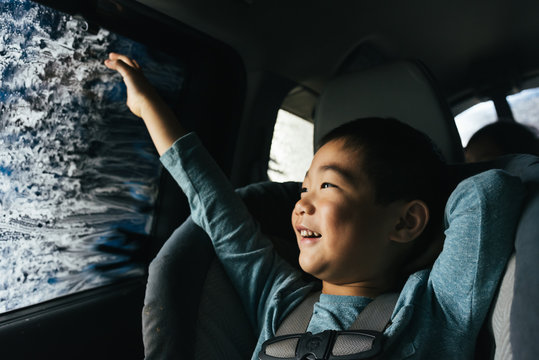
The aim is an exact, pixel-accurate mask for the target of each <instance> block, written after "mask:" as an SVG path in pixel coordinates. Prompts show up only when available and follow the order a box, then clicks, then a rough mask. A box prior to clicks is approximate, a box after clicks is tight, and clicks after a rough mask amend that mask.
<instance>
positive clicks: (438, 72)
mask: <svg viewBox="0 0 539 360" xmlns="http://www.w3.org/2000/svg"><path fill="white" fill-rule="evenodd" d="M139 2H141V3H143V4H145V5H147V6H150V7H152V8H154V9H156V10H158V11H160V12H162V13H164V14H167V15H168V16H171V17H173V18H175V19H177V20H180V21H181V22H183V23H185V24H187V25H189V26H191V27H193V28H195V29H197V30H200V31H202V32H204V33H206V34H209V35H210V36H212V37H214V38H217V39H219V40H221V41H223V42H225V43H227V44H229V45H231V46H232V47H233V48H235V49H236V50H237V51H238V52H239V54H240V55H241V56H242V58H243V59H244V61H245V64H246V67H247V69H248V71H258V70H262V71H267V72H272V73H275V74H278V75H280V76H282V77H285V78H288V79H292V80H294V81H295V82H297V83H299V84H302V85H303V86H305V87H307V88H309V89H311V90H313V91H315V92H320V91H321V90H322V88H323V86H324V83H325V82H326V81H327V80H328V79H329V78H331V77H332V76H334V75H335V73H336V72H337V71H338V70H339V68H341V70H342V64H343V61H344V60H345V59H346V58H347V56H348V55H349V54H350V53H354V54H355V58H354V59H353V61H352V62H355V64H353V65H355V67H356V68H361V67H368V66H372V65H373V64H375V63H377V62H383V61H386V60H391V59H399V58H413V59H419V60H421V61H423V62H424V63H425V64H426V65H427V67H428V68H429V69H430V70H431V71H432V72H433V74H434V76H435V78H436V79H437V80H438V81H439V82H440V83H441V85H442V92H443V93H444V94H445V95H446V97H447V98H448V99H450V101H456V100H459V99H460V98H461V97H463V96H470V94H474V95H479V96H483V95H485V93H486V91H487V90H488V88H491V87H499V88H501V87H503V88H504V89H505V90H507V89H513V90H514V89H516V88H518V87H519V86H520V84H521V81H522V79H523V78H524V77H527V76H531V75H535V73H536V72H537V70H538V68H539V66H538V64H539V46H537V44H538V43H539V21H538V20H537V16H538V15H539V1H537V0H516V1H514V0H512V1H508V0H488V1H487V0H481V1H470V0H452V1H447V0H444V1H440V0H434V1H433V0H424V1H420V0H414V1H402V0H386V1H365V0H342V1H338V2H336V1H319V0H318V1H314V0H296V1H290V0H287V1H283V0H181V1H180V0H139Z"/></svg>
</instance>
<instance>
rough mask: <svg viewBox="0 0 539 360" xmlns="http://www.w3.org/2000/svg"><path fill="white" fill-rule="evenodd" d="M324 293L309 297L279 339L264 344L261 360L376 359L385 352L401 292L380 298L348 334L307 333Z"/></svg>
mask: <svg viewBox="0 0 539 360" xmlns="http://www.w3.org/2000/svg"><path fill="white" fill-rule="evenodd" d="M320 293H321V292H315V293H312V294H310V295H308V296H307V298H305V299H304V300H303V301H302V302H301V303H300V304H299V305H298V306H297V307H296V308H295V309H294V310H293V311H292V312H291V313H290V314H289V315H288V316H287V317H286V318H285V319H284V320H283V322H282V323H281V325H280V326H279V328H278V329H277V331H276V333H275V335H276V337H275V338H272V339H269V340H268V341H266V342H264V344H263V345H262V350H261V351H260V353H259V359H261V360H276V359H280V360H285V359H290V360H302V359H313V360H316V359H319V360H333V359H335V360H338V359H343V360H344V359H373V358H374V357H375V356H377V355H378V354H379V353H380V352H381V350H382V333H383V331H384V330H385V328H386V327H387V326H388V325H389V324H390V320H391V315H392V313H393V309H394V308H395V304H396V303H397V299H398V298H399V294H398V293H388V294H382V295H379V296H377V297H376V298H375V299H374V300H373V301H371V302H370V303H369V304H368V305H367V306H366V307H365V309H363V311H361V313H359V315H358V317H357V318H356V320H355V321H354V323H353V324H352V325H351V326H350V329H348V330H346V331H334V330H326V331H324V332H322V333H319V334H314V335H313V334H312V333H310V332H306V331H307V327H308V325H309V323H310V321H311V318H312V314H313V309H314V304H315V303H316V302H317V301H318V300H319V298H320Z"/></svg>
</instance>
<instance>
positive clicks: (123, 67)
mask: <svg viewBox="0 0 539 360" xmlns="http://www.w3.org/2000/svg"><path fill="white" fill-rule="evenodd" d="M105 66H106V67H108V68H109V69H111V70H116V71H118V72H119V73H120V75H122V77H123V78H124V79H125V78H126V77H128V76H129V72H130V71H133V68H132V67H130V66H129V65H127V64H126V63H124V62H123V61H122V60H120V59H118V60H110V59H109V60H105Z"/></svg>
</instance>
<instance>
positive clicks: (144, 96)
mask: <svg viewBox="0 0 539 360" xmlns="http://www.w3.org/2000/svg"><path fill="white" fill-rule="evenodd" d="M105 66H106V67H108V68H109V69H112V70H116V71H118V72H119V73H120V74H121V75H122V77H123V79H124V82H125V85H126V87H127V106H128V107H129V110H131V112H132V113H133V114H135V115H136V116H138V117H141V118H142V119H143V120H144V123H145V124H146V127H147V128H148V132H149V133H150V136H151V137H152V141H153V143H154V145H155V147H156V149H157V152H158V153H159V155H163V153H164V152H165V151H166V150H167V149H168V148H169V147H170V146H171V145H172V144H173V143H174V142H175V141H176V140H177V139H178V138H180V137H182V136H183V135H185V133H186V132H185V130H184V129H183V127H182V126H181V125H180V123H179V122H178V119H176V115H175V114H174V112H173V111H172V110H171V109H170V108H169V107H168V106H167V105H166V104H165V103H164V101H163V100H162V99H161V97H160V96H159V95H158V94H157V92H156V91H155V89H154V88H153V86H152V85H150V83H149V82H148V80H146V78H145V77H144V75H143V74H142V71H141V70H140V66H139V64H138V63H137V62H136V61H135V60H132V59H130V58H128V57H127V56H125V55H120V54H116V53H110V54H109V58H108V59H107V60H105Z"/></svg>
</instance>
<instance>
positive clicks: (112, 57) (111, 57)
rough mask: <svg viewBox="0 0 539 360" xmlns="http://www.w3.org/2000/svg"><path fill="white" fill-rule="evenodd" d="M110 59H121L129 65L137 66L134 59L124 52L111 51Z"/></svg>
mask: <svg viewBox="0 0 539 360" xmlns="http://www.w3.org/2000/svg"><path fill="white" fill-rule="evenodd" d="M109 59H110V60H121V61H123V62H124V63H126V64H127V65H129V66H131V67H134V68H136V66H135V64H134V63H133V60H131V59H130V58H128V57H127V56H125V55H123V54H118V53H115V52H111V53H110V54H109Z"/></svg>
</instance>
